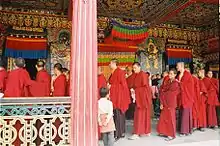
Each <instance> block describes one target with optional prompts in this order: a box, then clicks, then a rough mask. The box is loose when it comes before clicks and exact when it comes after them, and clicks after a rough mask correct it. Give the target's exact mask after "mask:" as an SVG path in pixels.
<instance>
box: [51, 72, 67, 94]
mask: <svg viewBox="0 0 220 146" xmlns="http://www.w3.org/2000/svg"><path fill="white" fill-rule="evenodd" d="M53 87H54V91H53V96H65V95H66V87H67V82H66V76H65V75H64V74H61V75H59V76H58V77H57V78H56V79H55V80H54V82H53Z"/></svg>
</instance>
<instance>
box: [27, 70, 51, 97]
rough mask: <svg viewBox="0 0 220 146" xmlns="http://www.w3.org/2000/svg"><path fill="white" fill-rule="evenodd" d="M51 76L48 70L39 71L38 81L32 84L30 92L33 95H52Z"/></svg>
mask: <svg viewBox="0 0 220 146" xmlns="http://www.w3.org/2000/svg"><path fill="white" fill-rule="evenodd" d="M50 85H51V77H50V75H49V74H48V73H47V71H46V70H41V71H39V72H38V73H37V76H36V82H34V83H33V84H32V85H31V86H30V93H31V95H32V96H33V97H49V96H50Z"/></svg>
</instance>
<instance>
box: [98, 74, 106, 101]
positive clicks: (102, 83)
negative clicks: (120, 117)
mask: <svg viewBox="0 0 220 146" xmlns="http://www.w3.org/2000/svg"><path fill="white" fill-rule="evenodd" d="M102 87H107V81H106V79H105V76H104V75H103V74H100V75H98V99H100V94H99V91H100V89H101V88H102Z"/></svg>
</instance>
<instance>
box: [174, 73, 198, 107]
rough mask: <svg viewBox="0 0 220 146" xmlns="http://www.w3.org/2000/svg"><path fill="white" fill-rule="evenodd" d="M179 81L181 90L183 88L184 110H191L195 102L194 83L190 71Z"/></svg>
mask: <svg viewBox="0 0 220 146" xmlns="http://www.w3.org/2000/svg"><path fill="white" fill-rule="evenodd" d="M177 79H178V80H179V81H180V88H181V99H180V100H181V106H182V107H183V108H188V107H189V108H191V107H192V106H193V102H194V98H193V95H194V82H193V78H192V75H191V74H190V72H188V71H184V74H183V76H182V78H181V80H180V79H179V76H178V77H177Z"/></svg>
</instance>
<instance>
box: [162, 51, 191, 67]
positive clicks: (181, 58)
mask: <svg viewBox="0 0 220 146" xmlns="http://www.w3.org/2000/svg"><path fill="white" fill-rule="evenodd" d="M166 53H167V58H168V65H175V64H176V63H178V62H185V63H191V62H192V50H189V49H182V48H168V49H166Z"/></svg>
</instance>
